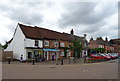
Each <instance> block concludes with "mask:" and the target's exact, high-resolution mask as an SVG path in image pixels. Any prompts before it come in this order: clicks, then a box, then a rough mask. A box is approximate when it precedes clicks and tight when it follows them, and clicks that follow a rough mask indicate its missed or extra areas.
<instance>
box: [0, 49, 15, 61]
mask: <svg viewBox="0 0 120 81" xmlns="http://www.w3.org/2000/svg"><path fill="white" fill-rule="evenodd" d="M1 55H2V56H0V59H1V58H2V62H5V61H8V59H7V57H11V58H13V51H2V54H1Z"/></svg>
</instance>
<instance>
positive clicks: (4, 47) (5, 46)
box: [2, 41, 8, 49]
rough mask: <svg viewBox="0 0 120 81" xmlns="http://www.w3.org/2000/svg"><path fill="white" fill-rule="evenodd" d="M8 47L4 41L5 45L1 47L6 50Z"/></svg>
mask: <svg viewBox="0 0 120 81" xmlns="http://www.w3.org/2000/svg"><path fill="white" fill-rule="evenodd" d="M7 47H8V43H7V41H6V43H5V44H4V45H3V46H2V48H3V49H6V48H7Z"/></svg>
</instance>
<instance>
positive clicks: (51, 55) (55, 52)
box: [43, 48, 60, 61]
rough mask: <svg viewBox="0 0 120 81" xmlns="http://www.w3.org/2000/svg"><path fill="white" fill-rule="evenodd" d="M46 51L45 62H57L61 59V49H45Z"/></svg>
mask: <svg viewBox="0 0 120 81" xmlns="http://www.w3.org/2000/svg"><path fill="white" fill-rule="evenodd" d="M43 51H44V58H45V60H53V61H54V60H55V59H57V58H59V56H60V53H59V51H60V50H59V49H49V48H45V49H43Z"/></svg>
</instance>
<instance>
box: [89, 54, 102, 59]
mask: <svg viewBox="0 0 120 81" xmlns="http://www.w3.org/2000/svg"><path fill="white" fill-rule="evenodd" d="M90 57H92V58H96V59H104V57H103V56H102V55H100V54H91V55H90Z"/></svg>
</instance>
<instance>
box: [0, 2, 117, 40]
mask: <svg viewBox="0 0 120 81" xmlns="http://www.w3.org/2000/svg"><path fill="white" fill-rule="evenodd" d="M117 8H118V5H117V2H116V3H115V2H113V3H111V2H105V3H102V2H35V1H33V0H30V1H21V0H17V1H16V0H15V1H9V0H8V2H6V1H2V2H1V3H0V19H1V20H0V22H1V23H0V28H2V29H3V30H4V31H7V32H8V33H9V35H8V33H7V34H6V33H5V32H2V30H1V31H0V41H2V42H3V40H10V39H11V38H12V36H13V33H14V30H15V28H16V26H17V23H23V24H28V25H33V26H39V27H44V28H47V29H52V30H55V31H59V32H66V33H69V31H70V30H71V29H74V31H75V34H76V35H79V36H80V35H83V34H84V33H87V35H88V36H87V37H88V38H90V37H91V36H94V37H97V36H104V37H105V36H110V37H111V38H115V37H117V34H116V31H117V27H118V23H117V22H118V20H117V18H118V14H117V13H118V12H117ZM3 27H4V28H3ZM108 30H109V31H108ZM106 31H107V32H106ZM111 34H112V35H111Z"/></svg>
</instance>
